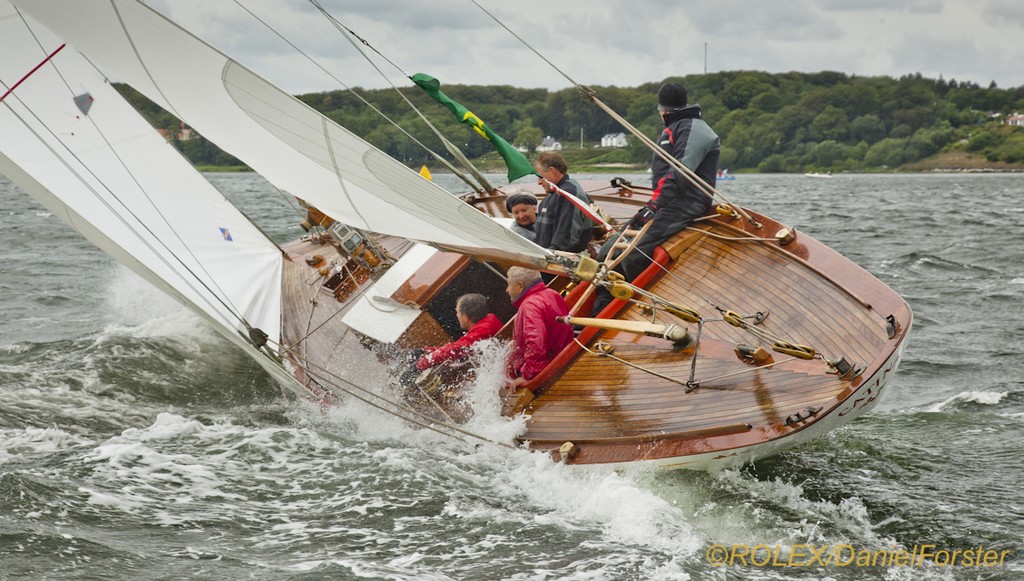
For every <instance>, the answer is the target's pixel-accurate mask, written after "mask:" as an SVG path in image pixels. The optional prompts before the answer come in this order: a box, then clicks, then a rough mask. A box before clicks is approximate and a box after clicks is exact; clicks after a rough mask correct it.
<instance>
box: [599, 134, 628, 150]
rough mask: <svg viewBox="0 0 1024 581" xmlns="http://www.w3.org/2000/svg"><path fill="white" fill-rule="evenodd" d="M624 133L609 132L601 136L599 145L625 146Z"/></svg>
mask: <svg viewBox="0 0 1024 581" xmlns="http://www.w3.org/2000/svg"><path fill="white" fill-rule="evenodd" d="M627 145H629V143H627V142H626V134H625V133H609V134H607V135H605V136H604V137H602V138H601V147H626V146H627Z"/></svg>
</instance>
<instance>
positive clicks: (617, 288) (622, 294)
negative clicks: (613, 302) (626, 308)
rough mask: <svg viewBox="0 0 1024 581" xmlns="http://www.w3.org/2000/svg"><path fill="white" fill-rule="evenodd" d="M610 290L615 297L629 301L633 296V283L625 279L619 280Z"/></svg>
mask: <svg viewBox="0 0 1024 581" xmlns="http://www.w3.org/2000/svg"><path fill="white" fill-rule="evenodd" d="M608 291H609V292H610V293H612V296H613V297H615V298H617V299H620V300H623V301H628V300H629V299H631V298H633V287H632V285H630V284H629V283H626V282H623V281H619V280H617V281H615V282H613V283H612V287H611V288H610V289H608Z"/></svg>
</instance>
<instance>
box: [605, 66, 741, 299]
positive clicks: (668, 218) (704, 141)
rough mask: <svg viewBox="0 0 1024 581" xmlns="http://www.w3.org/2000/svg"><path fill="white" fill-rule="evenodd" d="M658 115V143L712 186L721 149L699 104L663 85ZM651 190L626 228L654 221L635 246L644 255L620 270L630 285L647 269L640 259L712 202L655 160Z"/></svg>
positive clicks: (636, 255) (625, 262) (628, 260)
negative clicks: (690, 101) (659, 131)
mask: <svg viewBox="0 0 1024 581" xmlns="http://www.w3.org/2000/svg"><path fill="white" fill-rule="evenodd" d="M658 111H659V112H660V113H661V118H662V120H663V121H664V122H665V129H663V130H662V131H661V135H660V136H658V140H657V144H658V145H659V146H660V147H661V148H662V149H663V150H665V152H666V153H668V154H669V155H671V156H672V157H674V158H676V159H678V160H679V161H680V163H682V164H683V165H684V166H686V167H687V168H688V169H690V170H692V171H693V172H694V173H696V174H697V175H698V176H700V178H701V179H702V180H704V181H705V182H706V183H707V184H708V185H710V186H711V187H712V188H713V187H715V176H716V175H717V172H718V156H719V153H720V148H721V144H720V142H719V139H718V135H717V134H715V132H714V131H713V130H712V129H711V127H710V126H709V125H708V124H707V123H705V122H704V120H703V119H701V110H700V105H696V104H695V105H687V94H686V89H685V88H684V87H683V86H682V85H679V84H678V83H665V84H664V85H662V86H661V89H659V90H658ZM651 187H652V188H653V189H654V194H653V195H652V196H651V201H650V202H648V203H647V205H646V206H644V207H643V208H642V209H641V210H640V211H639V212H637V213H636V215H635V216H633V219H632V220H631V221H630V223H629V227H630V228H633V229H639V228H641V227H643V225H644V224H646V223H647V221H648V220H653V222H654V223H653V224H651V227H650V229H649V230H648V231H647V233H646V234H645V235H644V237H643V239H642V240H641V241H640V244H639V245H638V246H637V248H638V249H640V250H642V251H643V254H641V253H640V252H635V251H634V252H633V253H632V254H631V255H630V256H628V257H627V258H626V259H625V260H623V261H622V264H621V265H620V266H621V267H622V268H621V270H622V274H624V275H625V276H626V279H627V280H633V279H634V278H636V277H637V275H639V274H640V273H641V272H643V271H644V269H645V268H647V266H648V265H650V261H649V260H648V259H647V258H646V257H645V256H644V254H646V255H647V256H651V254H652V252H653V251H654V247H655V246H658V245H659V244H661V243H663V242H665V241H666V240H668V239H669V238H671V237H673V236H675V235H676V234H677V233H679V232H681V231H682V230H683V229H684V228H686V227H687V226H689V225H690V224H692V223H693V220H694V219H695V218H699V217H700V216H703V215H704V214H707V213H708V212H709V211H710V210H711V198H710V197H709V196H708V195H707V194H705V193H704V192H702V191H700V190H698V189H697V187H696V186H694V185H693V184H692V183H691V182H690V180H688V179H687V178H686V176H684V175H682V174H681V173H680V172H679V171H677V170H676V169H675V168H673V167H672V166H671V165H669V163H668V162H667V161H665V160H664V159H662V158H661V157H660V156H658V155H655V156H654V160H653V161H652V162H651ZM610 248H611V246H610V244H606V246H605V247H604V248H602V249H601V258H602V259H603V258H604V256H605V255H606V254H607V250H606V249H610Z"/></svg>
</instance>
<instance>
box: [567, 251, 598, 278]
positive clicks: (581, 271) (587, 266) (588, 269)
mask: <svg viewBox="0 0 1024 581" xmlns="http://www.w3.org/2000/svg"><path fill="white" fill-rule="evenodd" d="M600 267H601V263H599V262H598V261H596V260H594V259H593V258H590V257H589V256H584V257H582V258H580V261H579V263H577V264H576V270H575V271H574V272H573V274H574V275H575V276H576V278H578V279H580V280H585V281H593V280H594V279H595V278H596V277H597V273H598V271H599V270H600Z"/></svg>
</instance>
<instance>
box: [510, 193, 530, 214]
mask: <svg viewBox="0 0 1024 581" xmlns="http://www.w3.org/2000/svg"><path fill="white" fill-rule="evenodd" d="M519 204H529V205H531V206H536V205H537V198H536V197H534V196H533V194H512V195H511V196H509V197H507V198H505V209H506V210H508V211H509V212H511V211H512V208H513V207H514V206H518V205H519Z"/></svg>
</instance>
